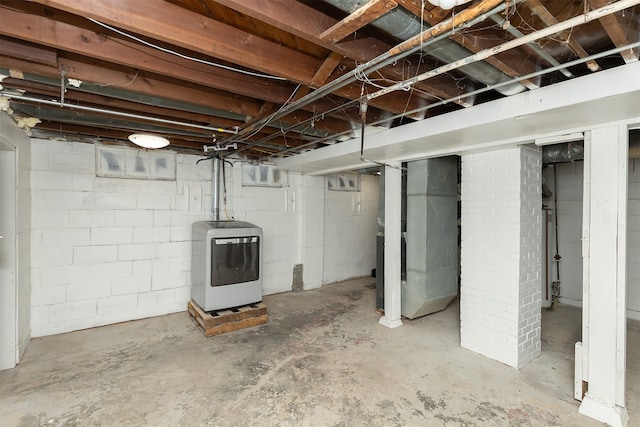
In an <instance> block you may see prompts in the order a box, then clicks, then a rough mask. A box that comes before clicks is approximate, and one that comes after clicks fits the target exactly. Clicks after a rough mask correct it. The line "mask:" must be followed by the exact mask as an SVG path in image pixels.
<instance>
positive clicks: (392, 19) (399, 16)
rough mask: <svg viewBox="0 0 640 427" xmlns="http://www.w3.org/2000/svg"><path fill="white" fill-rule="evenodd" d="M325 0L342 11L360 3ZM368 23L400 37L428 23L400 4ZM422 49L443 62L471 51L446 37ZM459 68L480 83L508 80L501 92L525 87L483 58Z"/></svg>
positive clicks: (419, 29) (513, 92)
mask: <svg viewBox="0 0 640 427" xmlns="http://www.w3.org/2000/svg"><path fill="white" fill-rule="evenodd" d="M325 1H326V2H327V3H329V4H332V5H333V6H335V7H337V8H339V9H341V10H343V11H345V12H352V11H353V10H354V9H355V8H357V7H358V6H359V5H360V3H361V2H359V1H358V0H325ZM433 1H435V0H433ZM467 1H469V0H467ZM436 3H437V2H436ZM516 3H517V2H516ZM514 7H515V6H514ZM492 16H495V15H492ZM370 25H371V26H373V27H374V28H377V29H379V30H381V31H384V32H386V33H388V34H391V35H392V36H394V37H396V38H398V39H400V40H407V39H409V38H411V37H414V36H416V35H418V34H420V33H421V32H424V30H425V29H428V28H430V27H431V26H430V25H429V24H426V23H424V22H422V20H421V19H420V18H419V17H418V16H416V15H413V14H411V13H409V12H407V11H405V9H402V8H395V9H393V10H391V11H389V12H387V13H386V14H384V15H382V16H381V17H379V18H378V19H376V20H374V21H372V22H371V23H370ZM422 52H424V53H425V54H427V55H429V56H432V57H434V58H436V59H438V60H439V61H442V62H443V63H449V62H453V61H457V60H458V59H460V58H465V57H467V56H468V55H470V54H471V53H472V52H471V51H469V50H468V49H467V48H465V47H463V46H461V45H460V44H458V43H456V42H455V41H453V40H451V39H449V38H445V39H442V40H439V41H437V42H434V43H431V44H430V45H429V46H426V45H425V46H423V47H422ZM459 71H460V72H461V73H463V74H465V75H467V76H469V77H471V78H472V79H473V80H475V81H478V82H480V83H482V84H483V85H492V84H496V83H499V82H502V81H506V80H509V81H510V82H511V84H512V85H513V86H512V87H502V89H503V90H504V93H503V94H504V95H513V94H515V93H519V92H522V91H524V90H525V87H524V86H523V85H522V84H520V83H515V84H514V83H513V81H511V79H510V77H509V76H508V75H506V74H505V73H503V72H502V71H500V70H499V69H497V68H496V67H494V66H493V65H491V64H488V63H485V62H480V63H476V64H471V65H469V66H467V67H462V68H460V70H459Z"/></svg>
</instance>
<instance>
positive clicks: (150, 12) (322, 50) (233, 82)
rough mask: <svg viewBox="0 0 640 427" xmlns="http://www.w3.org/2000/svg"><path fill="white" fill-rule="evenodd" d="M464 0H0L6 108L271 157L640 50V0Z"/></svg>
mask: <svg viewBox="0 0 640 427" xmlns="http://www.w3.org/2000/svg"><path fill="white" fill-rule="evenodd" d="M433 3H438V2H437V1H436V0H433ZM458 3H462V4H460V5H458V6H456V7H454V8H453V9H450V10H445V9H443V8H441V7H439V6H436V5H434V4H432V2H431V1H430V0H429V1H427V0H395V1H394V0H371V1H368V2H367V1H364V0H324V1H321V0H300V1H296V0H268V1H265V0H218V1H213V0H166V1H165V0H144V1H139V0H110V1H108V2H105V1H100V0H34V1H23V0H0V74H2V75H4V76H6V77H4V78H3V80H2V83H1V85H2V95H1V96H2V98H0V99H1V101H0V108H2V109H4V111H5V112H6V113H8V114H10V115H11V116H12V118H13V119H14V120H15V121H16V122H17V123H18V124H19V125H20V126H21V127H23V128H24V129H25V130H27V131H28V132H30V134H31V135H32V136H34V137H40V138H61V139H74V140H78V139H79V140H86V141H88V142H97V141H100V142H103V143H112V142H115V143H126V144H129V142H128V140H127V137H128V136H129V135H130V134H131V133H135V132H149V133H154V134H159V135H162V136H165V137H167V138H169V140H170V141H171V145H170V146H169V147H168V148H170V149H176V150H187V151H193V152H200V153H203V152H204V151H205V149H204V147H205V146H206V147H207V150H206V151H207V152H209V153H212V152H215V150H217V149H220V150H221V149H225V148H226V150H224V151H221V153H223V154H224V155H232V154H236V155H239V156H243V157H247V158H251V159H260V160H270V159H274V158H282V157H287V156H292V155H295V154H299V153H302V152H306V151H309V150H314V149H317V148H321V147H325V146H327V145H333V144H337V143H340V142H341V141H345V140H349V139H352V138H355V137H357V136H358V135H359V132H361V130H362V129H367V132H375V131H376V130H382V129H388V128H391V127H397V126H402V125H404V124H408V123H412V122H415V121H419V120H428V119H430V118H432V117H434V116H438V115H442V114H446V113H449V112H453V111H457V110H463V109H469V108H473V106H475V105H478V104H481V103H484V102H487V101H491V100H495V99H499V98H504V97H508V96H512V95H515V94H518V93H522V92H525V91H530V90H535V89H537V88H540V87H544V86H549V85H553V84H555V83H559V82H564V81H567V80H572V79H580V78H582V77H585V76H587V75H591V74H593V73H597V72H599V71H601V70H605V69H610V68H614V67H617V66H621V65H624V64H625V63H630V62H635V61H637V60H638V40H639V34H640V6H638V5H637V4H638V3H640V0H638V1H635V0H618V1H612V2H610V1H609V0H522V1H513V0H511V1H505V0H482V1H480V0H478V1H468V2H461V1H458ZM609 3H610V4H609ZM612 8H613V9H612ZM615 8H617V9H619V10H618V11H616V12H615V13H609V12H611V10H617V9H615ZM583 14H587V15H586V16H587V18H588V19H587V20H588V21H589V22H587V23H584V21H585V20H584V19H580V24H579V25H577V26H570V25H566V26H564V27H566V28H561V27H559V26H558V25H559V23H562V22H565V21H567V20H570V19H572V18H575V17H578V16H580V15H583ZM574 24H578V22H575V23H574ZM550 27H551V28H553V29H554V30H556V29H559V30H561V31H558V32H555V31H554V32H553V33H550V34H548V35H547V34H545V33H543V31H545V30H546V29H548V28H550ZM514 41H517V42H514ZM526 41H528V43H525V42H526ZM508 42H510V43H511V44H512V48H510V49H506V46H502V45H503V44H504V43H508ZM634 44H635V45H634ZM629 45H632V46H633V48H629V47H628V46H629ZM501 46H502V47H501Z"/></svg>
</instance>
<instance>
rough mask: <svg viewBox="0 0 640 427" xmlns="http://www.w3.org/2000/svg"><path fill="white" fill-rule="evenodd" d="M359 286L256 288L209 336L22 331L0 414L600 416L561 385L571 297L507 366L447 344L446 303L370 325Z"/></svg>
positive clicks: (453, 330) (236, 419) (345, 420)
mask: <svg viewBox="0 0 640 427" xmlns="http://www.w3.org/2000/svg"><path fill="white" fill-rule="evenodd" d="M372 285H373V279H371V278H364V279H357V280H350V281H346V282H341V283H337V284H334V285H329V286H325V287H323V288H321V289H317V290H313V291H304V292H298V293H285V294H278V295H271V296H267V297H265V303H266V305H267V308H268V311H269V316H270V319H269V323H268V324H267V325H263V326H259V327H254V328H251V329H245V330H242V331H236V332H232V333H229V334H225V335H219V336H216V337H211V338H204V337H203V336H202V334H201V333H200V332H199V331H198V330H196V329H195V327H194V325H193V324H192V322H191V320H190V319H189V317H188V315H187V313H186V312H182V313H176V314H171V315H167V316H161V317H156V318H151V319H144V320H139V321H132V322H127V323H122V324H117V325H111V326H106V327H101V328H95V329H90V330H84V331H78V332H73V333H69V334H62V335H57V336H51V337H44V338H38V339H34V340H32V342H31V344H30V345H29V347H28V349H27V352H26V354H25V356H24V358H23V360H22V362H21V364H20V365H19V366H18V367H17V368H15V369H11V370H7V371H2V372H0V402H1V405H0V425H2V426H38V425H48V426H59V425H65V426H94V425H95V426H97V425H101V426H102V425H108V426H117V425H127V426H136V425H141V426H142V425H144V426H147V425H150V426H198V425H212V426H360V425H366V426H581V427H587V426H597V425H601V424H600V423H597V422H595V421H594V420H591V419H589V418H586V417H583V416H582V415H580V414H578V412H577V408H578V402H576V401H574V400H573V398H572V394H573V392H572V388H573V379H572V378H573V362H572V354H573V353H572V352H573V343H574V342H575V341H576V340H577V339H578V337H579V335H580V323H579V322H580V311H579V310H577V309H574V308H570V307H561V308H560V309H559V310H558V311H557V312H549V313H545V316H544V319H543V348H544V352H543V354H542V356H540V357H539V358H538V359H536V360H535V361H533V362H532V363H530V364H529V365H527V366H526V367H525V368H523V369H521V370H520V371H518V370H515V369H513V368H510V367H507V366H505V365H503V364H501V363H499V362H495V361H493V360H490V359H488V358H485V357H483V356H480V355H478V354H475V353H473V352H470V351H467V350H464V349H462V348H460V345H459V341H460V340H459V314H458V313H459V307H458V305H457V304H455V303H454V304H452V305H451V306H450V307H449V308H447V309H446V310H445V311H443V312H440V313H437V314H434V315H431V316H427V317H424V318H421V319H417V320H414V321H405V322H404V325H403V326H402V327H401V328H398V329H394V330H389V329H387V328H385V327H383V326H380V325H378V323H377V322H378V319H379V316H378V315H377V314H376V313H375V311H374V304H375V291H374V289H373V286H372ZM185 309H186V307H185ZM558 324H560V326H559V325H558ZM629 335H630V340H635V341H633V343H635V345H636V347H637V344H638V335H639V332H638V324H637V322H636V323H634V324H633V327H631V325H630V332H629ZM630 345H632V344H631V343H630ZM635 356H638V354H637V353H636V354H635ZM637 360H638V357H636V358H635V361H634V360H629V361H628V365H629V373H628V376H629V378H630V379H631V376H632V375H635V378H638V376H637V374H638V371H639V369H640V368H639V366H638V362H637ZM630 382H633V383H637V381H630ZM633 387H635V388H633ZM628 388H629V396H628V402H629V405H628V406H629V413H630V416H631V417H632V420H634V421H632V425H634V424H633V423H634V422H635V423H637V422H638V421H637V420H638V416H639V412H640V408H639V406H640V403H639V399H638V396H639V395H640V392H639V390H638V388H637V384H630V386H629V387H628ZM635 425H637V424H635Z"/></svg>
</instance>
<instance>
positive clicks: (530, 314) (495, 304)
mask: <svg viewBox="0 0 640 427" xmlns="http://www.w3.org/2000/svg"><path fill="white" fill-rule="evenodd" d="M541 172H542V171H541V155H540V151H539V150H538V149H535V148H526V147H516V148H508V149H502V150H496V151H492V152H485V153H478V154H468V155H464V156H463V157H462V218H461V220H462V231H461V233H462V253H461V292H460V295H461V296H460V337H461V345H462V347H464V348H467V349H469V350H472V351H475V352H478V353H480V354H482V355H485V356H487V357H490V358H492V359H495V360H498V361H500V362H503V363H506V364H508V365H510V366H513V367H516V368H519V367H521V366H523V365H524V364H525V363H527V362H529V361H530V360H532V359H534V358H535V357H537V356H538V355H539V354H540V302H541V301H540V280H541V258H540V244H541V230H542V200H541V187H542V182H541Z"/></svg>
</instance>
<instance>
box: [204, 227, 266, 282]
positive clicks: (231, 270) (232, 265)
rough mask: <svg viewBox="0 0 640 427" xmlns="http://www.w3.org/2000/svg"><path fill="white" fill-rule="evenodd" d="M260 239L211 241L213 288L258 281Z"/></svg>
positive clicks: (249, 237)
mask: <svg viewBox="0 0 640 427" xmlns="http://www.w3.org/2000/svg"><path fill="white" fill-rule="evenodd" d="M259 252H260V237H259V236H248V237H224V238H222V237H219V238H213V239H211V286H223V285H231V284H234V283H244V282H251V281H254V280H258V278H259V275H260V271H259V270H260V262H259V261H260V253H259Z"/></svg>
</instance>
